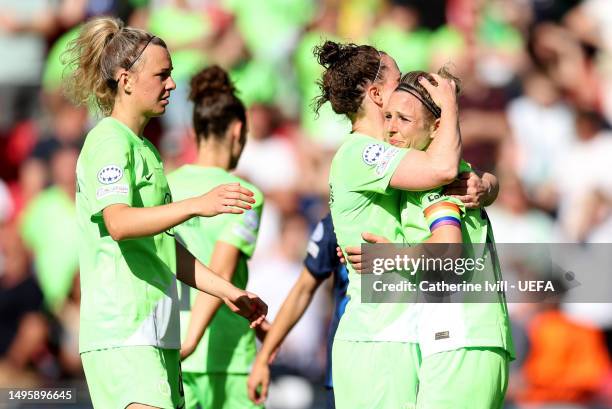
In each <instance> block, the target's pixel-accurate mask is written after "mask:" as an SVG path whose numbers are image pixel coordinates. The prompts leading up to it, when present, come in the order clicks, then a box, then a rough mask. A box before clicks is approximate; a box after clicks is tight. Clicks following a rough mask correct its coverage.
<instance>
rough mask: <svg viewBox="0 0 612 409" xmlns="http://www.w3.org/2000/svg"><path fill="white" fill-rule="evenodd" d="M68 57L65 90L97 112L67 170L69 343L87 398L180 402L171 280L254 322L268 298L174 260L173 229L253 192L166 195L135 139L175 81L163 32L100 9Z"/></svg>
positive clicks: (245, 205)
mask: <svg viewBox="0 0 612 409" xmlns="http://www.w3.org/2000/svg"><path fill="white" fill-rule="evenodd" d="M68 55H69V57H70V62H71V64H73V65H74V67H75V71H74V73H73V74H72V75H71V77H70V79H69V82H68V89H69V92H70V94H71V96H72V97H73V99H74V100H75V101H76V102H78V103H82V104H88V103H92V102H93V103H95V105H97V107H98V108H99V109H100V111H101V112H102V114H103V115H104V118H103V119H102V120H101V121H100V122H99V123H98V124H97V125H96V126H95V127H94V128H93V129H92V130H91V131H90V132H89V133H88V135H87V137H86V140H85V143H84V146H83V149H82V151H81V153H80V155H79V159H78V162H77V169H76V172H77V184H78V185H77V194H76V205H77V218H78V223H79V226H80V228H81V231H82V247H81V249H80V273H81V292H82V302H81V327H80V345H79V349H80V353H81V359H82V362H83V368H84V370H85V376H86V378H87V383H88V387H89V391H90V395H91V399H92V402H93V404H94V407H96V408H105V409H106V408H121V409H123V408H126V407H129V408H149V407H155V408H168V409H170V408H180V407H183V403H184V402H183V396H182V395H183V391H182V382H181V371H180V361H179V348H180V334H179V308H178V307H179V306H178V302H177V288H176V277H178V278H179V279H180V280H181V281H183V282H185V283H187V284H189V285H190V286H193V287H196V288H198V289H199V290H202V291H206V292H208V293H209V294H211V295H214V296H216V297H219V298H221V299H223V301H224V302H225V303H226V304H227V305H228V306H229V307H230V308H231V309H232V310H233V311H235V312H238V313H239V314H241V315H243V316H245V317H247V318H248V319H249V320H250V321H251V322H252V325H259V324H260V323H261V322H263V319H264V316H265V313H266V309H267V307H266V305H265V304H264V303H263V302H262V301H261V300H260V299H259V298H258V297H256V296H255V295H253V294H249V293H247V292H245V291H244V290H241V289H239V288H236V287H235V286H233V285H231V284H230V283H229V282H227V281H226V280H223V279H222V278H220V277H219V276H218V275H217V274H214V273H213V272H211V271H210V270H209V269H208V268H207V267H205V266H204V265H202V264H201V263H199V262H197V261H195V259H194V258H191V259H187V260H188V262H186V263H182V262H181V263H179V264H178V265H177V261H176V253H175V252H176V249H175V241H174V237H173V235H172V228H173V227H174V226H176V225H178V224H180V223H182V222H184V221H186V220H188V219H190V218H193V217H196V216H203V217H211V216H215V215H217V214H220V213H242V212H243V211H244V210H248V209H250V208H251V204H252V203H254V202H255V200H254V199H253V193H252V192H250V191H249V190H248V189H246V188H244V187H242V186H240V185H239V184H231V185H227V184H226V185H221V186H219V187H216V188H215V189H213V190H211V191H210V192H208V193H207V194H205V195H201V196H197V197H194V198H190V199H186V200H182V201H179V202H174V203H173V202H172V197H171V194H170V190H169V188H168V183H167V181H166V178H165V176H164V171H163V165H162V162H161V160H160V156H159V153H158V152H157V150H156V149H155V148H154V146H153V145H152V144H151V143H150V142H149V141H148V140H147V139H146V138H144V137H143V136H142V134H143V129H144V127H145V126H146V124H147V122H148V121H149V119H150V118H152V117H154V116H159V115H162V114H163V113H164V111H165V109H166V106H167V104H168V97H169V95H170V92H171V91H172V90H173V89H174V88H175V84H174V81H173V80H172V77H171V75H170V73H171V71H172V62H171V60H170V55H169V53H168V50H167V48H166V45H165V43H164V42H163V40H161V39H160V38H158V37H155V36H152V35H151V34H149V33H147V32H145V31H142V30H139V29H135V28H131V27H125V26H124V25H123V24H122V23H121V21H120V20H117V19H113V18H98V19H94V20H91V21H89V22H88V23H86V24H85V25H84V26H83V28H82V29H81V32H80V34H79V37H78V38H77V39H76V40H75V41H74V42H73V43H72V44H71V47H70V48H69V50H68ZM179 249H180V246H179ZM184 259H185V258H180V260H184ZM175 271H176V275H175Z"/></svg>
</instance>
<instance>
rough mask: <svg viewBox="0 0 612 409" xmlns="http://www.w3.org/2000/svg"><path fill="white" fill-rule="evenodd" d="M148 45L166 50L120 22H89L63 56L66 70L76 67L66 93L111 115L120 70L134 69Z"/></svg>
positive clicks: (101, 19) (158, 41) (157, 40)
mask: <svg viewBox="0 0 612 409" xmlns="http://www.w3.org/2000/svg"><path fill="white" fill-rule="evenodd" d="M148 43H153V44H156V45H160V46H162V47H164V48H167V47H166V44H165V43H164V41H163V40H162V39H160V38H159V37H155V36H153V35H151V34H150V33H148V32H146V31H144V30H140V29H137V28H132V27H126V26H125V25H124V24H123V22H122V21H121V20H120V19H117V18H111V17H99V18H94V19H92V20H90V21H88V22H87V23H85V24H84V25H83V27H82V28H81V32H80V34H79V36H78V37H77V38H76V39H74V40H73V41H71V42H70V44H69V45H68V49H67V50H66V51H65V52H64V54H63V55H62V59H63V62H65V63H66V67H67V68H74V70H73V71H72V73H71V74H70V76H69V77H68V78H67V79H66V80H65V81H66V82H65V90H66V94H67V95H68V97H70V99H71V100H72V101H73V102H74V103H76V104H78V105H86V104H88V103H89V102H91V101H92V100H93V102H95V104H96V106H97V107H98V108H99V110H100V111H101V112H102V114H103V115H109V114H110V113H111V111H112V110H113V106H114V103H115V97H116V95H117V80H116V78H115V74H116V71H117V69H119V68H124V69H130V70H131V69H132V66H134V63H135V62H136V61H137V60H141V59H142V56H141V54H142V52H143V51H144V47H146V45H148ZM139 63H140V61H139ZM137 65H138V64H137Z"/></svg>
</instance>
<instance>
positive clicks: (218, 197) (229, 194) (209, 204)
mask: <svg viewBox="0 0 612 409" xmlns="http://www.w3.org/2000/svg"><path fill="white" fill-rule="evenodd" d="M194 200H195V202H196V209H195V214H197V215H198V216H204V217H212V216H216V215H218V214H222V213H236V214H239V213H243V212H244V211H245V210H249V209H251V204H253V203H255V199H254V198H253V192H251V191H250V190H249V189H247V188H245V187H243V186H240V183H227V184H224V185H219V186H217V187H216V188H214V189H212V190H211V191H209V192H208V193H206V194H203V195H202V196H199V197H196V198H194Z"/></svg>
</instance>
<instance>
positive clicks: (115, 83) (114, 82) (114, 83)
mask: <svg viewBox="0 0 612 409" xmlns="http://www.w3.org/2000/svg"><path fill="white" fill-rule="evenodd" d="M155 37H157V36H151V37H150V38H149V40H148V41H147V42H146V43H145V45H144V47H142V49H141V50H140V52H139V53H138V55H137V56H136V58H134V59H133V60H132V62H131V63H129V64H128V66H127V67H126V68H125V70H126V71H129V70H130V69H131V68H132V67H133V66H134V64H136V61H138V60H139V59H140V57H141V56H142V54H143V53H144V51H145V50H146V49H147V47H148V46H149V44H151V41H153V39H155ZM106 84H107V85H108V87H109V88H110V89H112V90H116V89H117V86H118V85H119V79H115V78H109V79H107V80H106Z"/></svg>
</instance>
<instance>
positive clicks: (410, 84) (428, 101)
mask: <svg viewBox="0 0 612 409" xmlns="http://www.w3.org/2000/svg"><path fill="white" fill-rule="evenodd" d="M438 75H439V76H441V77H442V78H446V79H449V80H453V81H454V82H455V85H456V93H457V95H459V93H460V91H461V80H460V79H459V78H457V77H455V76H454V75H453V74H451V72H450V71H449V69H448V67H447V66H443V67H442V68H440V69H439V70H438ZM421 77H425V78H427V79H428V80H429V82H431V83H432V84H434V85H438V82H437V81H436V80H435V79H434V77H433V76H432V75H431V74H430V73H428V72H425V71H410V72H408V73H406V74H404V75H403V76H402V78H401V79H400V83H399V85H398V86H397V88H396V89H395V91H405V92H408V93H410V94H412V95H413V96H414V97H415V98H417V99H418V100H419V101H421V103H422V104H423V109H424V110H425V114H426V115H427V116H428V118H427V121H428V122H429V121H433V120H435V119H437V118H440V115H441V114H442V111H441V109H440V107H439V106H438V105H436V103H435V102H434V100H433V99H432V98H431V95H429V92H428V91H427V90H426V89H425V87H424V86H422V85H421V83H420V82H419V78H421Z"/></svg>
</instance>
